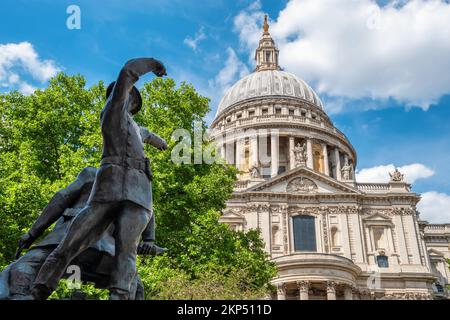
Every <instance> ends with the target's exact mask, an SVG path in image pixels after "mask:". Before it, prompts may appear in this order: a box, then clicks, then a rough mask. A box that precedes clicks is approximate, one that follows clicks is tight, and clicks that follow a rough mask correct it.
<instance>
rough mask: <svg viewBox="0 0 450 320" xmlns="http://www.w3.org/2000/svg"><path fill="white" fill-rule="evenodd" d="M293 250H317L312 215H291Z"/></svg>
mask: <svg viewBox="0 0 450 320" xmlns="http://www.w3.org/2000/svg"><path fill="white" fill-rule="evenodd" d="M292 220H293V230H294V249H295V251H317V248H316V224H315V220H316V219H315V218H314V217H312V216H295V217H293V219H292Z"/></svg>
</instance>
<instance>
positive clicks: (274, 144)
mask: <svg viewBox="0 0 450 320" xmlns="http://www.w3.org/2000/svg"><path fill="white" fill-rule="evenodd" d="M278 143H279V136H278V133H277V134H273V133H271V135H270V158H271V163H270V175H271V176H272V177H275V176H276V175H277V174H278V159H279V158H278V156H279V155H278V152H279V146H278Z"/></svg>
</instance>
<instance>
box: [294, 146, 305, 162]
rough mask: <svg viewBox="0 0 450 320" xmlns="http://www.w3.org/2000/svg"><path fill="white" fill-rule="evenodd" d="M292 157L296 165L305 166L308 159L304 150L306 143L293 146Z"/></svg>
mask: <svg viewBox="0 0 450 320" xmlns="http://www.w3.org/2000/svg"><path fill="white" fill-rule="evenodd" d="M294 158H295V166H296V167H305V166H306V161H307V160H308V155H307V152H306V143H303V144H300V143H297V145H296V146H295V147H294Z"/></svg>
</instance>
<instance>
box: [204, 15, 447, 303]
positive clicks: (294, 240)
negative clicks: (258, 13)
mask: <svg viewBox="0 0 450 320" xmlns="http://www.w3.org/2000/svg"><path fill="white" fill-rule="evenodd" d="M278 54H279V51H278V49H277V48H276V45H275V43H274V40H273V39H272V37H271V36H270V33H269V26H268V24H267V19H266V21H265V23H264V31H263V35H262V38H261V40H260V42H259V47H258V48H257V49H256V52H255V60H256V69H255V71H254V72H253V73H251V74H250V75H248V76H246V77H244V78H242V79H240V80H239V81H238V82H237V83H235V84H234V85H233V86H232V87H231V88H230V89H229V90H228V92H227V93H226V94H225V95H224V97H223V98H222V100H221V102H220V104H219V106H218V110H217V115H216V117H215V119H214V121H213V123H212V126H211V129H212V137H213V138H214V140H215V141H216V142H217V144H218V150H219V152H220V155H221V156H222V158H224V159H225V160H226V162H227V163H229V164H233V165H235V166H236V167H237V169H238V170H239V176H238V182H237V184H236V187H235V191H234V193H233V196H232V198H231V199H229V201H228V202H227V208H226V209H225V210H224V211H223V214H222V217H221V222H223V223H227V224H228V225H230V227H231V228H233V229H235V230H241V231H246V230H249V229H259V230H260V232H261V236H262V238H263V240H264V243H265V250H266V251H267V253H268V254H269V256H270V259H271V260H272V261H273V262H274V263H275V264H276V265H277V268H278V274H277V276H276V277H275V278H274V279H273V280H272V283H273V284H274V286H275V287H276V288H277V292H274V293H273V295H272V298H273V299H289V300H291V299H297V300H298V299H300V300H307V299H316V300H320V299H328V300H336V299H338V300H340V299H347V300H351V299H438V298H446V297H448V291H447V285H448V281H449V279H450V272H449V270H448V266H447V265H446V261H445V259H446V258H450V254H449V241H450V225H430V224H427V223H426V222H425V221H421V220H420V218H419V217H420V216H419V213H418V212H417V210H416V205H417V203H418V202H419V201H420V196H419V195H418V194H416V193H414V192H412V191H411V186H410V185H409V184H408V183H407V182H405V179H404V177H403V175H402V174H401V173H400V172H399V171H397V170H396V171H394V172H392V173H390V175H391V179H390V181H386V183H364V182H359V181H356V179H355V170H354V168H355V167H356V165H357V153H356V150H355V149H354V148H353V146H352V144H351V143H350V141H349V140H348V138H347V137H346V136H345V134H343V133H342V132H341V131H339V129H338V128H336V127H335V126H334V125H333V123H332V121H331V120H330V118H329V117H328V115H327V114H326V113H325V111H324V108H323V104H322V102H321V100H320V98H319V97H318V95H317V94H316V93H315V92H314V91H313V90H312V89H311V87H309V86H308V85H307V84H306V83H305V82H304V81H303V80H301V79H300V78H298V77H297V76H295V75H293V74H291V73H288V72H286V71H282V70H281V69H280V67H279V63H278Z"/></svg>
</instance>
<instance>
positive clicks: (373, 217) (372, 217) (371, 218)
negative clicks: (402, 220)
mask: <svg viewBox="0 0 450 320" xmlns="http://www.w3.org/2000/svg"><path fill="white" fill-rule="evenodd" d="M363 220H365V221H391V218H390V217H389V216H387V215H384V214H382V213H380V212H377V213H374V214H372V215H370V216H368V217H365V218H363Z"/></svg>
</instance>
